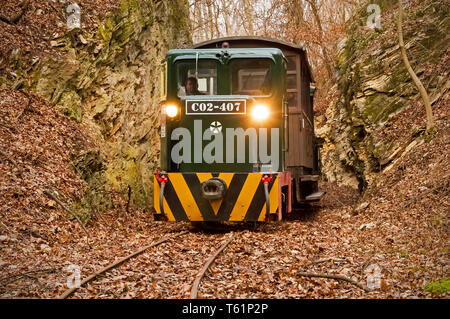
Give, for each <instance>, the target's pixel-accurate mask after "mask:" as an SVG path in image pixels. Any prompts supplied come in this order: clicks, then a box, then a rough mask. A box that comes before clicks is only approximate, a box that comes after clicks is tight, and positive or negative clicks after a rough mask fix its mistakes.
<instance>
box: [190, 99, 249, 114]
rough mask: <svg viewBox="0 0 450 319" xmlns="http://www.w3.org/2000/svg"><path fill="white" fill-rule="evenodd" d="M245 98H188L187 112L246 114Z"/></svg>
mask: <svg viewBox="0 0 450 319" xmlns="http://www.w3.org/2000/svg"><path fill="white" fill-rule="evenodd" d="M245 108H246V101H245V100H232V101H230V100H228V101H220V100H219V101H218V100H215V101H195V100H186V114H188V115H192V114H203V115H209V114H213V115H214V114H215V115H217V114H245V113H246V112H245Z"/></svg>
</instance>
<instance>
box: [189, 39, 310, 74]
mask: <svg viewBox="0 0 450 319" xmlns="http://www.w3.org/2000/svg"><path fill="white" fill-rule="evenodd" d="M223 42H228V43H229V45H230V48H233V46H238V47H240V48H243V47H246V46H248V47H250V48H253V47H255V46H257V47H274V48H280V49H282V50H283V49H285V50H290V51H294V52H296V53H297V54H300V55H303V56H304V57H305V60H306V66H307V68H308V73H309V76H310V78H311V81H312V82H314V78H313V73H312V69H311V65H310V64H309V61H308V57H307V54H306V49H305V47H304V46H303V45H302V44H300V45H299V44H293V43H289V42H286V41H282V40H279V39H272V38H266V37H257V36H234V37H223V38H217V39H213V40H208V41H204V42H200V43H196V44H194V45H193V46H192V48H194V49H204V48H219V49H220V48H221V46H222V43H223Z"/></svg>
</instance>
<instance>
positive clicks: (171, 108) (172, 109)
mask: <svg viewBox="0 0 450 319" xmlns="http://www.w3.org/2000/svg"><path fill="white" fill-rule="evenodd" d="M166 114H167V116H168V117H172V118H173V117H175V116H177V114H178V107H177V106H176V105H174V104H169V105H167V106H166Z"/></svg>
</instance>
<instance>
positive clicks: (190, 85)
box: [184, 76, 202, 95]
mask: <svg viewBox="0 0 450 319" xmlns="http://www.w3.org/2000/svg"><path fill="white" fill-rule="evenodd" d="M184 87H185V89H186V95H202V93H201V92H200V91H199V90H198V81H197V79H196V78H194V77H192V76H191V77H189V78H188V79H187V81H186V85H185V86H184Z"/></svg>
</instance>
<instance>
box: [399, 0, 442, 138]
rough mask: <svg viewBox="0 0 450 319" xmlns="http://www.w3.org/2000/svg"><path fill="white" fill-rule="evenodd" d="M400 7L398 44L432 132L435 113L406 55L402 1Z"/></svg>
mask: <svg viewBox="0 0 450 319" xmlns="http://www.w3.org/2000/svg"><path fill="white" fill-rule="evenodd" d="M398 5H399V9H398V10H399V11H398V21H397V26H398V42H399V44H400V50H401V54H402V58H403V63H404V64H405V67H406V69H407V70H408V73H409V75H410V76H411V78H412V80H413V82H414V84H415V85H416V87H417V89H418V90H419V92H420V95H421V96H422V100H423V103H424V104H425V110H426V112H427V131H429V130H431V129H432V128H433V127H434V120H433V112H432V110H431V103H430V98H429V97H428V94H427V91H426V90H425V88H424V87H423V85H422V82H421V81H420V79H419V78H418V77H417V75H416V73H414V70H413V69H412V67H411V64H410V63H409V60H408V56H407V55H406V48H405V43H404V42H403V30H402V28H403V26H402V22H403V21H402V20H403V4H402V0H399V1H398Z"/></svg>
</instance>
